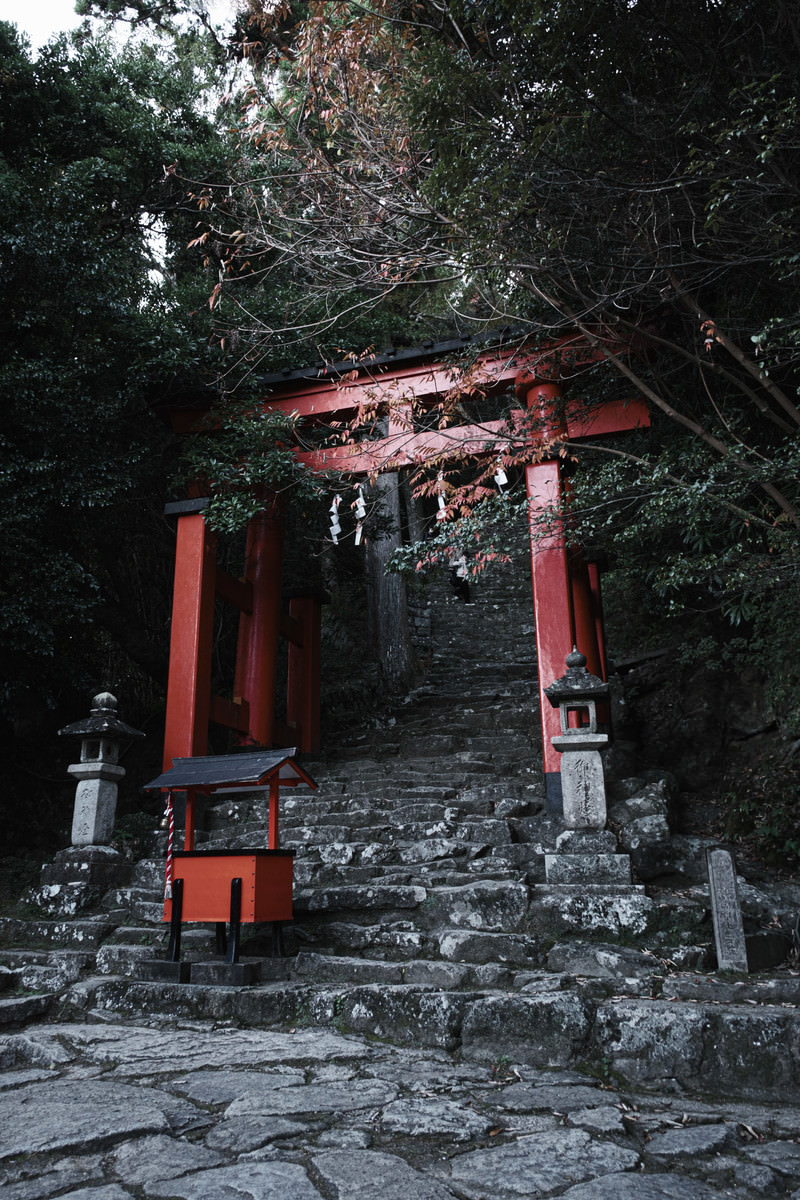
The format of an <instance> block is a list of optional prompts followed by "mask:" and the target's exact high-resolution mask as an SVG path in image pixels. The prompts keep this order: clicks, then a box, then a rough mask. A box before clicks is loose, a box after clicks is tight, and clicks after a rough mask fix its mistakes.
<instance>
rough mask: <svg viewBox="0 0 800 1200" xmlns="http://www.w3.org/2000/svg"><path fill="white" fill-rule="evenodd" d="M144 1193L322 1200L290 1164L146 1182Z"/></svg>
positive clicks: (217, 1199) (226, 1199)
mask: <svg viewBox="0 0 800 1200" xmlns="http://www.w3.org/2000/svg"><path fill="white" fill-rule="evenodd" d="M144 1194H145V1196H148V1197H150V1196H153V1197H159V1196H162V1197H169V1200H198V1198H199V1197H202V1200H235V1198H236V1197H237V1196H241V1197H243V1198H245V1200H253V1197H254V1196H257V1197H258V1200H287V1197H289V1196H290V1197H291V1200H321V1197H320V1193H319V1192H318V1191H317V1189H316V1188H315V1187H314V1185H313V1184H312V1183H311V1181H310V1179H309V1178H308V1175H307V1173H306V1172H305V1170H304V1169H303V1168H302V1167H301V1166H300V1165H299V1164H298V1163H291V1162H246V1163H237V1164H236V1165H235V1166H230V1167H216V1168H213V1169H212V1170H210V1171H195V1172H194V1173H193V1174H192V1175H185V1176H184V1177H183V1178H182V1179H167V1180H163V1181H159V1182H153V1183H147V1184H145V1186H144Z"/></svg>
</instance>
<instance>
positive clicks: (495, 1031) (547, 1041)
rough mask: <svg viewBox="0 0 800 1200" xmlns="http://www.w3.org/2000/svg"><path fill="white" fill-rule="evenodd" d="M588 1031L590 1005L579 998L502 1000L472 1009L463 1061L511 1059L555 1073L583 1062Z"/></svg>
mask: <svg viewBox="0 0 800 1200" xmlns="http://www.w3.org/2000/svg"><path fill="white" fill-rule="evenodd" d="M589 1031H590V1021H589V1016H588V1014H587V1011H586V1008H585V1005H584V1003H583V1001H582V1000H581V999H580V997H579V996H577V995H576V994H575V993H574V992H545V993H542V994H540V995H536V996H504V995H499V996H491V997H487V998H486V999H483V1000H479V1001H477V1002H476V1003H475V1004H473V1005H471V1007H470V1008H469V1010H468V1012H467V1014H466V1016H465V1018H464V1026H463V1029H462V1035H461V1040H462V1047H463V1053H464V1055H465V1056H467V1057H469V1058H475V1059H478V1060H479V1061H483V1062H487V1061H488V1062H491V1061H493V1060H494V1059H496V1058H498V1057H499V1056H501V1055H508V1056H509V1057H510V1058H511V1059H512V1061H514V1062H522V1063H531V1064H532V1065H534V1066H537V1067H556V1066H563V1065H564V1064H566V1063H569V1062H574V1061H575V1060H576V1059H577V1058H580V1057H581V1056H582V1054H583V1052H584V1050H585V1047H586V1043H587V1039H588V1036H589Z"/></svg>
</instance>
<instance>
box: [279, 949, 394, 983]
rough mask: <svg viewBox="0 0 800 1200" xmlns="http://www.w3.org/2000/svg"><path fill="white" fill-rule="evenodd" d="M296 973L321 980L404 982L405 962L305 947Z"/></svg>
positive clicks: (322, 981) (338, 981)
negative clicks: (338, 953)
mask: <svg viewBox="0 0 800 1200" xmlns="http://www.w3.org/2000/svg"><path fill="white" fill-rule="evenodd" d="M294 970H295V973H296V974H297V975H300V976H302V977H304V978H308V979H311V980H314V981H315V982H317V983H332V982H333V983H344V982H353V983H402V982H403V964H402V963H395V962H381V961H376V960H374V959H364V958H345V957H343V956H342V955H337V954H315V953H313V952H312V951H308V950H301V951H300V953H299V954H298V955H297V959H296V961H295V967H294Z"/></svg>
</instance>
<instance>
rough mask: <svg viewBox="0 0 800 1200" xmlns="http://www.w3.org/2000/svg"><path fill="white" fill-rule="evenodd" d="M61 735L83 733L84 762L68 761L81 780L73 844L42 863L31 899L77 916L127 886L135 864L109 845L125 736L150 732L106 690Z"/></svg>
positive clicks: (59, 913) (54, 913)
mask: <svg viewBox="0 0 800 1200" xmlns="http://www.w3.org/2000/svg"><path fill="white" fill-rule="evenodd" d="M58 732H59V736H60V737H74V738H80V739H81V753H80V762H77V763H73V764H72V765H71V766H69V767H67V770H68V771H69V773H70V775H72V776H73V778H75V779H77V780H78V786H77V787H76V789H75V806H74V808H73V813H72V844H71V845H70V846H69V847H68V848H67V849H66V850H59V851H58V853H57V854H56V856H55V858H54V859H53V861H52V862H51V863H45V865H44V867H43V868H42V873H41V876H40V883H39V886H38V887H36V888H32V889H31V891H30V899H31V900H32V901H33V902H34V903H35V904H37V905H39V907H40V908H43V909H44V910H45V911H46V912H48V913H50V915H51V916H54V917H73V916H75V915H76V914H77V913H79V912H81V911H82V910H83V909H87V908H93V907H94V906H96V905H97V904H99V903H100V901H101V900H102V897H103V896H104V895H105V893H106V892H107V891H108V889H109V888H111V887H123V886H124V885H125V884H126V883H127V882H128V878H129V876H130V867H129V865H128V864H127V863H125V862H124V861H123V856H122V855H121V854H120V852H119V850H115V849H114V848H113V847H112V846H110V845H109V843H110V841H111V837H112V833H113V830H114V818H115V816H116V811H117V786H118V784H119V781H120V779H122V778H123V777H124V775H125V768H124V767H121V766H120V765H119V748H120V742H121V741H123V740H128V739H130V738H143V737H144V734H143V733H142V732H141V731H140V730H138V729H133V728H131V726H130V725H126V724H125V722H124V721H120V719H119V717H118V716H117V700H116V697H115V696H112V695H111V693H110V692H100V693H99V695H97V696H95V697H94V699H93V701H92V708H91V711H90V713H89V716H88V717H86V718H85V719H84V720H83V721H75V722H74V723H73V724H72V725H67V726H66V728H64V729H60V730H59V731H58Z"/></svg>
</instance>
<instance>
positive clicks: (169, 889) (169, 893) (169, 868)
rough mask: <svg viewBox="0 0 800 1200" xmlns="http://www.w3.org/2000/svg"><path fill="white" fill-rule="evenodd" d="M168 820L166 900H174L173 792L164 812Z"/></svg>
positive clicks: (168, 798) (168, 794)
mask: <svg viewBox="0 0 800 1200" xmlns="http://www.w3.org/2000/svg"><path fill="white" fill-rule="evenodd" d="M164 816H165V817H166V818H167V826H168V830H169V832H168V833H167V871H166V876H165V879H164V899H165V900H171V899H172V858H173V852H174V849H175V808H174V806H173V803H172V792H167V807H166V810H165V812H164Z"/></svg>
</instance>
